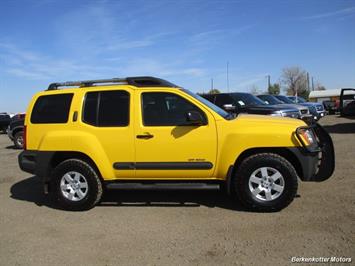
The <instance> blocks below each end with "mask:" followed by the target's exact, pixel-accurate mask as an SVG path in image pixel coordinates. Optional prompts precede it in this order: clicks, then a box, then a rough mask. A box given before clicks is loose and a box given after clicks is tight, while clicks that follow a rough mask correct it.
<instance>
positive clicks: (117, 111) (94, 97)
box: [83, 91, 129, 127]
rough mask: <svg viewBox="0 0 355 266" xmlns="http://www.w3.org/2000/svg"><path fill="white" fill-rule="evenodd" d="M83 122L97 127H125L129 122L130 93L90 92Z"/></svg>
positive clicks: (87, 96)
mask: <svg viewBox="0 0 355 266" xmlns="http://www.w3.org/2000/svg"><path fill="white" fill-rule="evenodd" d="M83 122H85V123H87V124H89V125H93V126H97V127H114V126H116V127H124V126H128V124H129V93H128V92H126V91H100V92H88V93H87V94H86V97H85V103H84V110H83Z"/></svg>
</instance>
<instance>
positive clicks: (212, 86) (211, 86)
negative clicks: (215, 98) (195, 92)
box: [211, 78, 214, 90]
mask: <svg viewBox="0 0 355 266" xmlns="http://www.w3.org/2000/svg"><path fill="white" fill-rule="evenodd" d="M213 89H214V88H213V78H211V90H213Z"/></svg>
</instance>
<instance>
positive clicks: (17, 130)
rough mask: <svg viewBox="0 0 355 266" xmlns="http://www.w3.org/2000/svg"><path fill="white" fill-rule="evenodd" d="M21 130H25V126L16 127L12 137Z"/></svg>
mask: <svg viewBox="0 0 355 266" xmlns="http://www.w3.org/2000/svg"><path fill="white" fill-rule="evenodd" d="M20 131H23V127H15V128H14V129H13V130H12V137H15V135H16V134H17V133H18V132H20Z"/></svg>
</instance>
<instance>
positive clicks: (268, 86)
mask: <svg viewBox="0 0 355 266" xmlns="http://www.w3.org/2000/svg"><path fill="white" fill-rule="evenodd" d="M266 77H267V90H268V91H269V89H270V87H271V84H270V75H266Z"/></svg>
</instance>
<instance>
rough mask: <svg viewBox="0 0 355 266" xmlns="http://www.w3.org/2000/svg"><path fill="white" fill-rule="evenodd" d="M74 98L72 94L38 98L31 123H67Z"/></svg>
mask: <svg viewBox="0 0 355 266" xmlns="http://www.w3.org/2000/svg"><path fill="white" fill-rule="evenodd" d="M72 98H73V94H72V93H65V94H55V95H44V96H40V97H38V99H37V101H36V103H35V105H34V107H33V110H32V113H31V123H33V124H63V123H67V122H68V117H69V110H70V105H71V101H72Z"/></svg>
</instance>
